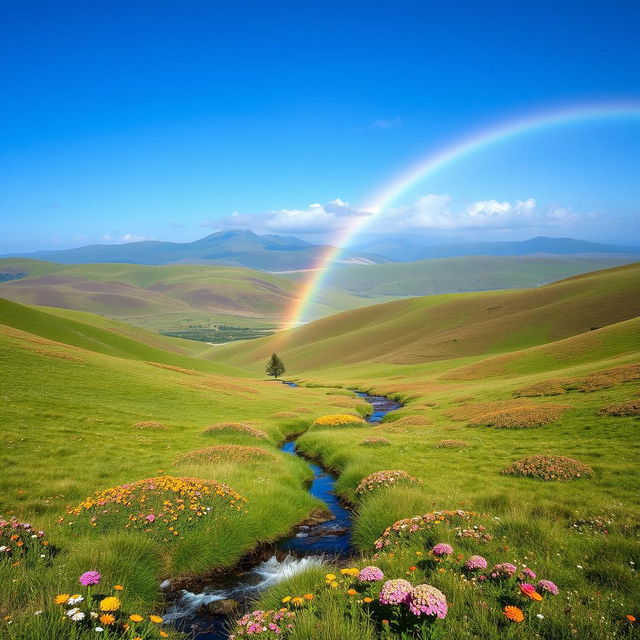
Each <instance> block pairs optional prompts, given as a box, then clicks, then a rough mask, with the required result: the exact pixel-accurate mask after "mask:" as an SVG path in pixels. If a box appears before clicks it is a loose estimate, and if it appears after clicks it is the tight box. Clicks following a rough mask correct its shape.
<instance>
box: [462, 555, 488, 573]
mask: <svg viewBox="0 0 640 640" xmlns="http://www.w3.org/2000/svg"><path fill="white" fill-rule="evenodd" d="M464 566H465V567H466V568H467V569H469V571H477V570H478V569H486V568H487V561H486V560H485V559H484V558H483V557H482V556H469V557H468V558H467V561H466V562H465V563H464Z"/></svg>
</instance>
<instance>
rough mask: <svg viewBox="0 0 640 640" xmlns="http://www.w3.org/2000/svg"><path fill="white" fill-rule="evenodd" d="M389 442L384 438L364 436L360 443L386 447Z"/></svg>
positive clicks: (367, 445)
mask: <svg viewBox="0 0 640 640" xmlns="http://www.w3.org/2000/svg"><path fill="white" fill-rule="evenodd" d="M390 444H391V442H389V440H387V439H386V438H366V439H365V440H363V441H362V442H361V443H360V445H361V446H363V447H388V446H389V445H390Z"/></svg>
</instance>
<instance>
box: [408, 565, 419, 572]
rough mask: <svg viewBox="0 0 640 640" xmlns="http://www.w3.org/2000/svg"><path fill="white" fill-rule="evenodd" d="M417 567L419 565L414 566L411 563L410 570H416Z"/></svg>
mask: <svg viewBox="0 0 640 640" xmlns="http://www.w3.org/2000/svg"><path fill="white" fill-rule="evenodd" d="M417 568H418V567H414V566H413V565H411V566H410V567H409V571H415V570H416V569H417Z"/></svg>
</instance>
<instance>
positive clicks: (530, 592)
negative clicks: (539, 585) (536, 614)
mask: <svg viewBox="0 0 640 640" xmlns="http://www.w3.org/2000/svg"><path fill="white" fill-rule="evenodd" d="M520 591H522V593H523V594H524V595H525V596H527V597H528V598H531V599H532V600H536V601H537V602H540V601H541V600H542V596H541V595H540V594H539V593H538V592H537V591H536V588H535V587H534V586H533V585H532V584H529V583H528V582H523V583H522V584H520Z"/></svg>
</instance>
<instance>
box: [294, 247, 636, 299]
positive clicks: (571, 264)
mask: <svg viewBox="0 0 640 640" xmlns="http://www.w3.org/2000/svg"><path fill="white" fill-rule="evenodd" d="M637 259H638V256H637V255H635V256H634V255H625V254H617V255H616V254H592V255H584V254H583V255H555V256H551V255H545V256H541V255H535V256H507V257H499V256H488V255H474V256H465V257H456V258H434V259H429V260H419V261H417V262H395V263H387V264H376V265H370V266H366V267H361V266H337V267H334V268H333V269H331V271H330V272H329V273H328V274H327V276H326V277H325V278H324V283H325V286H329V287H334V288H339V289H344V290H345V291H347V292H349V293H353V294H355V295H358V296H372V297H377V296H425V295H434V294H440V293H458V292H464V291H485V290H490V289H521V288H524V287H538V286H540V285H542V284H547V283H549V282H553V281H555V280H560V279H562V278H568V277H570V276H573V275H577V274H580V273H586V272H589V271H596V270H598V269H606V268H608V267H615V266H618V265H623V264H628V263H629V262H633V261H634V260H637ZM286 277H288V278H291V279H302V278H304V274H295V273H294V274H289V275H287V276H286Z"/></svg>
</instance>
